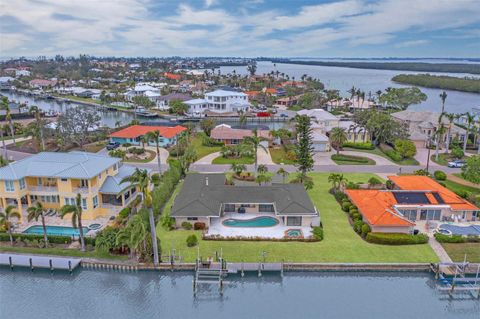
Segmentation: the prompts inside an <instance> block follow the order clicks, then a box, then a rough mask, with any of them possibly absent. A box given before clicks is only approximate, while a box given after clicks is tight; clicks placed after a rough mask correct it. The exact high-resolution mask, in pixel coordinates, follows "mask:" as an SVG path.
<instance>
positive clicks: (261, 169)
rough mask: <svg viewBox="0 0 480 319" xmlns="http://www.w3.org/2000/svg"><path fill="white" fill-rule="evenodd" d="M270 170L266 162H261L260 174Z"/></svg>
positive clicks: (259, 166)
mask: <svg viewBox="0 0 480 319" xmlns="http://www.w3.org/2000/svg"><path fill="white" fill-rule="evenodd" d="M267 172H268V167H267V165H264V164H260V165H258V173H259V174H265V173H267Z"/></svg>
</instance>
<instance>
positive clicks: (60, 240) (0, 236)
mask: <svg viewBox="0 0 480 319" xmlns="http://www.w3.org/2000/svg"><path fill="white" fill-rule="evenodd" d="M12 237H13V240H14V241H23V240H43V235H41V234H18V233H14V234H12ZM47 237H48V242H49V243H51V244H71V243H72V238H71V237H70V236H57V235H49V236H47ZM0 241H10V236H9V235H8V233H0Z"/></svg>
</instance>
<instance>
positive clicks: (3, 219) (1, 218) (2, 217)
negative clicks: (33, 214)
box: [0, 205, 21, 246]
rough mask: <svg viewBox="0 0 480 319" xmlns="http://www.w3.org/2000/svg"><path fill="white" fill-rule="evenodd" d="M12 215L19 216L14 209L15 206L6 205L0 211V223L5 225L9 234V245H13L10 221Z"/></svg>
mask: <svg viewBox="0 0 480 319" xmlns="http://www.w3.org/2000/svg"><path fill="white" fill-rule="evenodd" d="M12 217H17V218H19V219H20V218H21V216H20V213H19V212H17V211H16V210H15V206H12V205H8V206H7V207H6V208H5V211H4V212H3V213H2V212H0V225H3V226H5V228H6V229H7V231H8V235H9V236H10V245H12V246H13V235H12V223H11V222H10V218H12Z"/></svg>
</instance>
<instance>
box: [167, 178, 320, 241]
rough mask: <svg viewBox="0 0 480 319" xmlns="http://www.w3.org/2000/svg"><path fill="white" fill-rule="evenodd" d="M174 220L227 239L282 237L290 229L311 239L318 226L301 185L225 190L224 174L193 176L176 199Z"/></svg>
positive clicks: (314, 209) (312, 208)
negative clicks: (311, 233) (299, 231)
mask: <svg viewBox="0 0 480 319" xmlns="http://www.w3.org/2000/svg"><path fill="white" fill-rule="evenodd" d="M171 216H172V217H173V218H174V219H175V223H176V226H177V227H180V226H181V225H182V223H183V222H189V223H192V224H196V225H197V227H196V228H208V235H220V236H223V237H238V236H244V237H253V236H255V237H257V236H258V237H268V238H283V237H284V236H285V231H287V230H288V229H290V228H295V229H300V230H303V232H304V233H305V234H306V235H310V229H311V227H312V226H318V225H319V224H320V217H319V213H318V211H317V209H316V208H315V206H314V205H313V203H312V201H311V200H310V198H309V197H308V194H307V192H306V191H305V189H304V187H303V185H301V184H272V185H270V186H256V185H254V184H249V185H246V186H235V185H226V178H225V175H224V174H190V175H188V176H187V177H186V179H185V183H184V184H183V188H182V190H181V191H180V193H179V194H178V195H177V196H176V197H175V199H174V202H173V207H172V209H171Z"/></svg>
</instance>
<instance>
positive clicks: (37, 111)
mask: <svg viewBox="0 0 480 319" xmlns="http://www.w3.org/2000/svg"><path fill="white" fill-rule="evenodd" d="M30 113H33V114H34V115H35V123H36V126H37V130H38V131H39V132H40V142H41V146H42V151H44V150H45V140H44V138H43V122H42V117H41V115H40V109H39V108H38V106H36V105H32V106H31V107H30Z"/></svg>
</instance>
